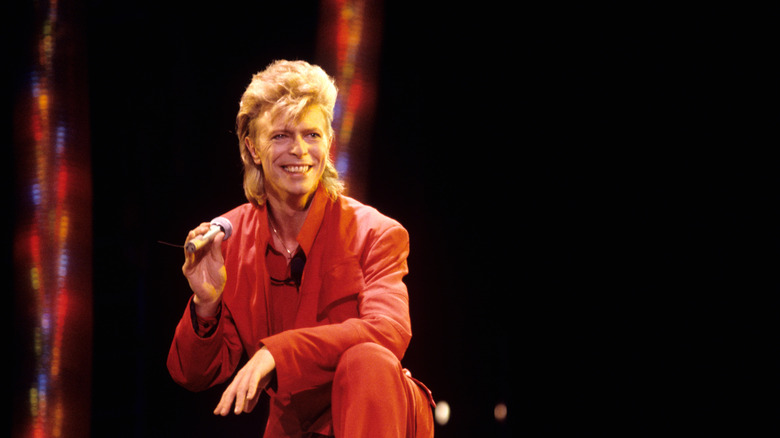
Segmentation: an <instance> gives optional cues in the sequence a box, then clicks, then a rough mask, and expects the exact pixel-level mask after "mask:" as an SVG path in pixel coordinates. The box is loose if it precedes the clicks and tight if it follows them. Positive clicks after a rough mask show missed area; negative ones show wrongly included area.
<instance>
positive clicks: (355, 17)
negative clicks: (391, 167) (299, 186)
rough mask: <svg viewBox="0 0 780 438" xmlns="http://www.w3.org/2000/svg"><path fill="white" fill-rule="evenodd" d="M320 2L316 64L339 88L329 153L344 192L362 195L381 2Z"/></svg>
mask: <svg viewBox="0 0 780 438" xmlns="http://www.w3.org/2000/svg"><path fill="white" fill-rule="evenodd" d="M321 4H322V10H321V16H320V30H319V39H318V42H319V44H320V47H319V48H318V52H319V53H318V56H319V58H320V62H319V63H321V64H322V66H323V67H324V68H325V70H326V71H328V73H330V74H331V75H332V76H333V77H334V79H335V81H336V86H337V87H338V90H339V94H338V99H337V100H336V105H335V107H334V118H333V128H334V130H335V133H336V135H335V138H334V141H333V144H332V146H331V155H332V156H331V158H332V159H333V162H334V163H335V165H336V169H337V170H338V171H339V175H340V176H341V178H342V179H343V180H344V181H345V182H346V186H347V187H346V188H347V192H348V193H349V194H350V196H355V197H358V198H360V195H361V191H362V190H364V188H363V185H364V181H362V179H363V175H361V172H364V170H363V162H364V161H365V157H366V156H367V150H368V148H369V146H370V145H369V144H368V139H367V134H368V133H369V132H370V127H371V124H372V123H373V115H374V99H375V94H376V75H377V72H376V66H377V64H378V62H377V61H378V58H379V56H378V53H379V50H378V47H379V44H378V42H379V39H380V37H381V32H380V29H381V22H382V4H381V1H377V0H371V1H369V0H322V3H321Z"/></svg>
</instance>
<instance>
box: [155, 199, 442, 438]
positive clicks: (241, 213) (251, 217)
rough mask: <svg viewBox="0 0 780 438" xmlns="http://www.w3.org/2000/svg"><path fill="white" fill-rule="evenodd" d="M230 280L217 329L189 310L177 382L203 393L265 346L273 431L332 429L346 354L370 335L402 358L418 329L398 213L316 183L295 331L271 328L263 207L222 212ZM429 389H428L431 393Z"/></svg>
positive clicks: (171, 362) (174, 349) (302, 240)
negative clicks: (207, 330)
mask: <svg viewBox="0 0 780 438" xmlns="http://www.w3.org/2000/svg"><path fill="white" fill-rule="evenodd" d="M224 216H225V217H227V218H228V219H230V221H231V223H232V224H233V235H232V236H231V237H230V238H229V239H228V240H226V241H224V242H223V245H222V251H223V254H224V257H225V267H226V270H227V283H226V285H225V289H224V292H223V295H222V310H221V316H220V318H219V321H218V324H217V328H216V331H215V332H214V333H213V334H212V335H210V336H208V337H206V338H202V337H200V336H198V335H197V334H196V332H195V329H194V327H193V321H192V317H191V313H190V310H189V307H188V309H187V310H186V311H185V312H184V315H183V316H182V318H181V320H180V322H179V324H178V326H177V328H176V332H175V335H174V339H173V342H172V345H171V349H170V352H169V355H168V369H169V371H170V374H171V376H172V377H173V379H174V380H175V381H176V382H178V383H179V384H180V385H182V386H184V387H186V388H188V389H190V390H193V391H198V390H203V389H206V388H208V387H210V386H213V385H215V384H218V383H221V382H224V381H226V380H227V379H229V378H230V377H231V376H232V375H233V373H234V371H235V370H236V367H237V365H238V363H239V360H240V359H241V355H242V353H243V352H244V351H245V352H246V353H247V355H248V356H249V357H251V356H252V355H253V354H254V353H255V352H256V351H257V350H258V349H259V348H260V347H261V346H263V345H265V346H266V347H267V348H268V349H269V351H270V352H271V354H272V355H273V357H274V360H275V361H276V379H277V387H276V389H275V390H269V393H270V394H271V404H270V414H269V419H268V425H267V427H266V434H265V436H267V437H273V436H299V435H301V434H303V433H305V432H317V433H321V434H326V435H327V434H331V433H332V426H331V416H330V408H329V406H330V388H331V383H332V381H333V375H334V371H335V368H336V364H337V362H338V360H339V357H340V355H341V353H342V352H344V351H345V350H346V349H348V348H350V347H351V346H354V345H357V344H360V343H364V342H374V343H377V344H379V345H382V346H384V347H386V348H387V349H389V350H390V351H392V352H393V353H394V354H395V355H396V356H397V357H398V359H399V360H400V359H401V358H402V357H403V355H404V352H405V351H406V348H407V346H408V345H409V341H410V339H411V336H412V331H411V322H410V319H409V298H408V294H407V290H406V286H405V285H404V283H403V281H402V279H403V277H404V276H405V275H406V274H407V272H408V268H407V262H406V258H407V255H408V252H409V236H408V234H407V232H406V230H405V229H404V228H403V227H402V226H401V225H400V224H399V223H398V222H396V221H395V220H393V219H390V218H388V217H386V216H383V215H382V214H380V213H379V212H378V211H377V210H375V209H374V208H372V207H369V206H366V205H363V204H361V203H359V202H358V201H356V200H354V199H351V198H349V197H346V196H340V197H339V198H338V199H337V200H335V201H333V200H331V199H330V198H328V197H327V196H326V194H325V192H324V190H323V189H322V188H321V187H320V188H319V189H318V191H317V192H316V194H315V197H314V199H313V200H312V204H311V206H310V209H309V214H308V216H307V218H306V221H305V223H304V225H303V228H302V230H301V232H300V234H299V235H298V243H299V244H300V246H301V249H302V250H303V251H304V253H305V255H306V265H305V268H304V271H303V277H302V280H301V285H300V292H299V304H298V312H297V315H296V318H295V324H294V328H293V329H291V330H287V331H284V332H281V333H276V334H274V333H270V323H269V311H268V296H267V293H268V290H269V284H270V277H269V275H268V274H267V272H266V270H265V254H266V246H267V245H268V242H269V239H270V238H271V235H270V232H269V227H268V217H267V209H266V208H265V207H260V208H258V207H254V206H253V205H251V204H244V205H242V206H239V207H237V208H235V209H234V210H232V211H230V212H228V213H227V214H225V215H224ZM426 391H427V390H426Z"/></svg>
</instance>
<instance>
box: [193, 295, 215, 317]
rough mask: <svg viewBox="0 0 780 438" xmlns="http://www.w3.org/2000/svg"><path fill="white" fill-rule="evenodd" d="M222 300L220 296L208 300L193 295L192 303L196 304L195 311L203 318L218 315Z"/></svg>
mask: <svg viewBox="0 0 780 438" xmlns="http://www.w3.org/2000/svg"><path fill="white" fill-rule="evenodd" d="M220 301H221V299H220V298H217V299H216V300H210V301H206V300H203V299H201V298H200V297H198V296H197V295H193V297H192V303H193V304H194V305H195V313H197V314H198V316H200V317H201V318H213V317H215V316H217V312H218V310H219V303H220Z"/></svg>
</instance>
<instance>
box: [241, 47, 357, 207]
mask: <svg viewBox="0 0 780 438" xmlns="http://www.w3.org/2000/svg"><path fill="white" fill-rule="evenodd" d="M337 94H338V90H337V89H336V84H335V82H334V80H333V78H331V77H330V76H328V74H327V73H325V71H324V70H323V69H322V68H320V67H319V66H316V65H311V64H309V63H308V62H305V61H284V60H280V61H274V62H273V63H271V64H270V65H269V66H268V67H266V69H265V70H263V71H261V72H259V73H256V74H255V75H253V76H252V82H251V83H250V84H249V86H248V87H247V88H246V91H244V94H243V95H242V96H241V103H240V104H239V110H238V115H237V116H236V135H237V136H238V147H239V148H240V150H241V161H242V162H243V163H244V194H245V195H246V198H247V200H249V202H251V203H252V204H254V205H255V206H257V207H260V206H262V205H264V204H265V201H266V198H267V195H266V193H265V187H264V185H263V168H262V166H260V165H257V164H255V162H254V161H253V160H252V154H251V153H250V152H249V150H248V149H247V146H246V138H247V137H249V138H251V139H253V140H255V139H257V135H258V126H257V119H259V118H260V117H261V116H262V115H263V114H265V113H266V112H270V116H271V119H272V120H275V119H277V118H278V117H283V118H284V120H291V121H294V120H298V119H299V118H300V117H301V116H302V115H303V113H304V112H305V110H307V109H308V108H309V107H312V106H316V107H319V108H320V109H321V110H322V113H323V114H324V115H325V118H326V120H327V128H326V129H327V132H326V133H325V134H326V135H327V136H328V141H329V142H331V143H332V141H333V127H332V126H331V124H332V123H333V108H334V106H335V105H336V95H337ZM320 184H322V186H323V187H324V188H325V191H326V192H327V194H328V196H329V197H330V198H332V199H334V200H335V199H336V198H338V196H339V195H340V194H341V193H342V192H343V191H344V183H343V182H342V181H341V180H340V179H339V174H338V171H336V166H335V165H334V164H333V161H332V160H331V158H330V153H328V154H327V157H326V161H325V171H324V172H323V174H322V177H321V178H320Z"/></svg>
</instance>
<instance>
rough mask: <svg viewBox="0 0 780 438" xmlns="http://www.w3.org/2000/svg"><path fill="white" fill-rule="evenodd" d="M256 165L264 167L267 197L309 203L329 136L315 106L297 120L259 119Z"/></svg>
mask: <svg viewBox="0 0 780 438" xmlns="http://www.w3.org/2000/svg"><path fill="white" fill-rule="evenodd" d="M257 123H258V125H257V126H258V132H259V134H258V138H257V144H258V148H257V152H258V154H257V155H256V157H255V164H259V165H261V166H262V167H263V173H264V175H265V189H266V193H267V194H268V196H273V197H275V198H277V199H279V200H281V201H285V202H286V201H291V200H292V201H297V202H303V203H304V204H305V203H306V202H308V200H309V199H310V197H311V195H313V194H314V192H315V191H316V189H317V184H318V182H319V180H320V177H321V176H322V173H323V172H324V170H325V162H326V158H327V156H328V153H329V148H330V138H327V137H326V135H327V132H328V130H327V119H326V118H325V115H324V114H323V113H322V111H321V110H320V109H319V108H318V107H309V108H308V109H306V110H305V111H304V113H303V114H302V115H301V117H300V119H299V120H298V121H287V120H281V119H280V118H279V120H270V115H269V113H265V114H264V115H263V116H261V117H260V118H259V119H258V121H257Z"/></svg>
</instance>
